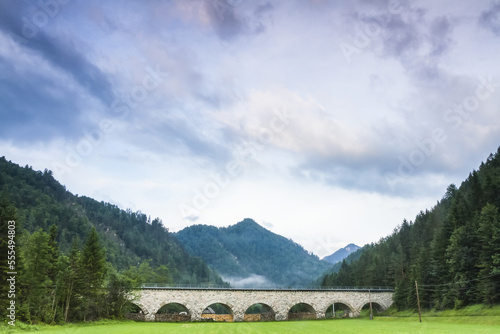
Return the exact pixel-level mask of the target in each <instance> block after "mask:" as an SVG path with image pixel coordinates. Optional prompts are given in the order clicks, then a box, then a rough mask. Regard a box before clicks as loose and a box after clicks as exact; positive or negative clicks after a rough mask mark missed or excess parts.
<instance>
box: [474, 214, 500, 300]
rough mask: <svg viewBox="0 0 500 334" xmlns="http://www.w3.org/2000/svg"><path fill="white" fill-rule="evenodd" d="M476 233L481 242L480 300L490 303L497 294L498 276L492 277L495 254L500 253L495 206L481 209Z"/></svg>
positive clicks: (498, 222) (499, 224)
mask: <svg viewBox="0 0 500 334" xmlns="http://www.w3.org/2000/svg"><path fill="white" fill-rule="evenodd" d="M478 234H479V240H480V243H481V251H480V256H479V264H478V267H479V269H480V270H479V275H478V279H479V282H480V286H479V289H480V293H481V296H482V301H483V302H485V303H487V304H490V305H492V304H494V302H495V300H496V299H497V298H498V294H499V291H498V287H497V281H498V277H492V275H493V274H495V270H494V269H495V263H494V259H495V256H496V255H497V256H498V254H500V215H499V213H498V208H497V207H496V206H494V205H491V204H486V206H485V207H484V208H483V209H482V210H481V215H480V217H479V229H478Z"/></svg>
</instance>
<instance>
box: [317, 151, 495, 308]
mask: <svg viewBox="0 0 500 334" xmlns="http://www.w3.org/2000/svg"><path fill="white" fill-rule="evenodd" d="M363 249H364V250H363V252H362V253H361V254H360V256H359V258H358V259H357V260H353V261H352V262H351V263H348V262H347V261H343V262H342V263H341V267H340V270H339V271H338V272H337V273H333V274H328V275H326V276H324V277H323V279H322V285H323V286H343V285H349V286H392V287H394V288H395V293H394V305H395V306H396V307H397V308H398V309H406V308H413V309H415V308H416V307H417V296H416V289H415V282H418V287H419V298H420V305H421V306H422V307H423V308H426V309H447V308H461V307H463V306H466V305H470V304H474V303H486V304H489V305H495V304H498V302H500V284H499V282H500V148H499V149H498V150H497V152H496V153H495V154H490V156H489V157H488V158H487V159H486V161H485V162H482V163H481V165H480V167H479V169H478V170H474V171H472V172H471V173H470V174H469V176H468V177H467V179H466V180H465V181H463V182H462V183H461V185H460V187H458V188H457V187H456V186H455V185H454V184H452V185H450V186H448V188H447V190H446V193H445V194H444V196H443V198H442V199H441V200H440V201H438V202H437V204H436V205H435V206H434V207H433V208H432V209H430V210H425V211H421V212H420V213H419V214H418V215H417V216H416V217H415V220H414V221H407V220H406V219H405V220H403V222H402V223H401V224H400V225H399V226H398V227H397V228H396V229H395V230H394V232H393V233H392V234H391V235H389V236H387V237H385V238H382V239H381V240H380V241H379V242H378V243H375V244H371V245H367V246H365V247H364V248H363ZM354 254H356V253H354Z"/></svg>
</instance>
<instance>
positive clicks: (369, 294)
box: [368, 290, 373, 320]
mask: <svg viewBox="0 0 500 334" xmlns="http://www.w3.org/2000/svg"><path fill="white" fill-rule="evenodd" d="M368 298H369V300H370V320H373V308H372V292H371V290H368Z"/></svg>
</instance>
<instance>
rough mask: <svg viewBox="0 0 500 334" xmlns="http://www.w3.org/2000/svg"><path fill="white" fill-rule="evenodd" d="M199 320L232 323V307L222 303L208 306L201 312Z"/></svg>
mask: <svg viewBox="0 0 500 334" xmlns="http://www.w3.org/2000/svg"><path fill="white" fill-rule="evenodd" d="M223 309H225V311H223ZM201 319H202V320H205V321H225V322H232V321H234V305H230V304H229V303H222V302H213V303H211V304H208V305H207V306H205V308H203V311H202V312H201Z"/></svg>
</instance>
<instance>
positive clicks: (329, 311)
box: [325, 301, 355, 318]
mask: <svg viewBox="0 0 500 334" xmlns="http://www.w3.org/2000/svg"><path fill="white" fill-rule="evenodd" d="M334 306H335V309H334ZM334 310H335V317H336V318H339V317H340V318H343V317H349V318H352V317H353V316H354V314H355V309H354V308H353V307H352V305H350V304H349V303H347V302H345V301H338V302H337V301H334V302H333V303H332V304H330V305H328V307H327V308H326V310H325V318H333V311H334Z"/></svg>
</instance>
